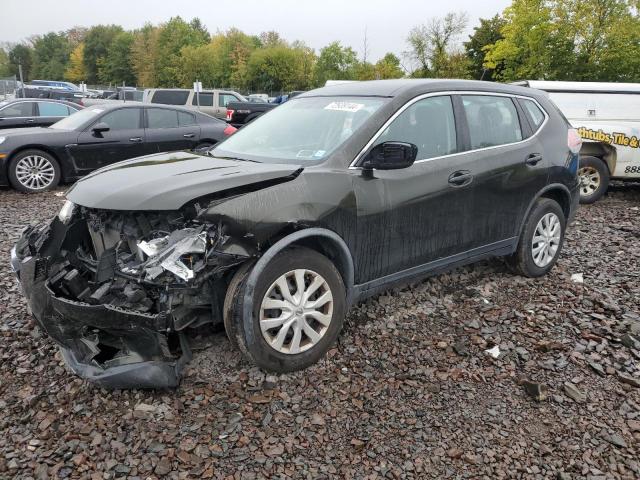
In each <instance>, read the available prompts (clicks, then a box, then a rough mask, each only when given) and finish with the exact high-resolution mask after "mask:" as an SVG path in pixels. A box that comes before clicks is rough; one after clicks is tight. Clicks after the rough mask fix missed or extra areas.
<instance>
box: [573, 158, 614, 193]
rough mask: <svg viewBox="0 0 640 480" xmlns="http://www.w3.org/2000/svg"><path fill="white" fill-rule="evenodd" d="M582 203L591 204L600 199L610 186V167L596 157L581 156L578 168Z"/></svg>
mask: <svg viewBox="0 0 640 480" xmlns="http://www.w3.org/2000/svg"><path fill="white" fill-rule="evenodd" d="M578 179H579V180H580V203H582V204H589V203H593V202H595V201H596V200H598V199H600V198H601V197H602V196H603V195H604V193H605V192H606V191H607V188H608V187H609V179H610V175H609V168H608V167H607V165H606V164H605V163H604V162H603V161H602V160H600V159H599V158H596V157H581V158H580V168H578Z"/></svg>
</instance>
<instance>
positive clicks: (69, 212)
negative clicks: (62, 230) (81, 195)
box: [58, 200, 76, 225]
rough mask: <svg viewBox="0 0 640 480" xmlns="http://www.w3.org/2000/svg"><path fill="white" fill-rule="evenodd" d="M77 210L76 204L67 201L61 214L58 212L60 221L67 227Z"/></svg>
mask: <svg viewBox="0 0 640 480" xmlns="http://www.w3.org/2000/svg"><path fill="white" fill-rule="evenodd" d="M75 209H76V204H75V203H73V202H71V201H69V200H67V201H66V202H64V205H63V206H62V208H61V209H60V212H58V220H60V221H61V222H62V223H64V224H65V225H66V224H67V223H68V222H69V220H71V217H72V216H73V212H74V211H75Z"/></svg>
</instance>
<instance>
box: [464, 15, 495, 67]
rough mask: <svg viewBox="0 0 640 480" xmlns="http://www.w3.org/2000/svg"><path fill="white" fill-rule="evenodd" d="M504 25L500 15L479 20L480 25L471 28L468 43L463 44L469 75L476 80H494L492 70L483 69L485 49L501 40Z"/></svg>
mask: <svg viewBox="0 0 640 480" xmlns="http://www.w3.org/2000/svg"><path fill="white" fill-rule="evenodd" d="M504 25H505V20H504V19H503V18H502V17H501V16H500V15H495V16H494V17H492V18H481V19H480V25H478V26H477V27H474V28H473V34H472V35H470V36H469V41H467V42H465V43H464V48H465V51H466V52H467V57H469V62H470V73H471V76H472V77H473V78H475V79H476V80H481V79H482V80H494V70H493V69H491V70H489V69H487V68H485V66H484V60H485V55H486V54H487V49H488V48H489V47H490V46H491V45H493V44H494V43H496V42H497V41H498V40H501V39H502V38H503V37H502V32H501V30H502V28H503V27H504ZM497 73H499V72H497Z"/></svg>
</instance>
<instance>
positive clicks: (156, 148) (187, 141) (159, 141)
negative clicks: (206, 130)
mask: <svg viewBox="0 0 640 480" xmlns="http://www.w3.org/2000/svg"><path fill="white" fill-rule="evenodd" d="M145 110H146V128H145V138H146V146H145V151H146V152H147V153H158V152H172V151H176V150H189V149H192V148H194V147H195V146H196V145H197V144H198V142H199V140H200V126H199V125H198V124H197V122H196V118H195V115H194V114H192V113H189V112H183V111H179V110H173V109H170V108H154V107H148V108H145Z"/></svg>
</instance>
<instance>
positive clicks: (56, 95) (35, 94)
mask: <svg viewBox="0 0 640 480" xmlns="http://www.w3.org/2000/svg"><path fill="white" fill-rule="evenodd" d="M16 97H17V98H47V99H49V100H64V101H66V102H73V103H77V104H78V105H83V99H84V98H85V94H84V93H82V92H79V91H71V90H66V89H63V88H48V87H30V86H29V85H26V86H25V87H24V88H19V89H17V90H16Z"/></svg>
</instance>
